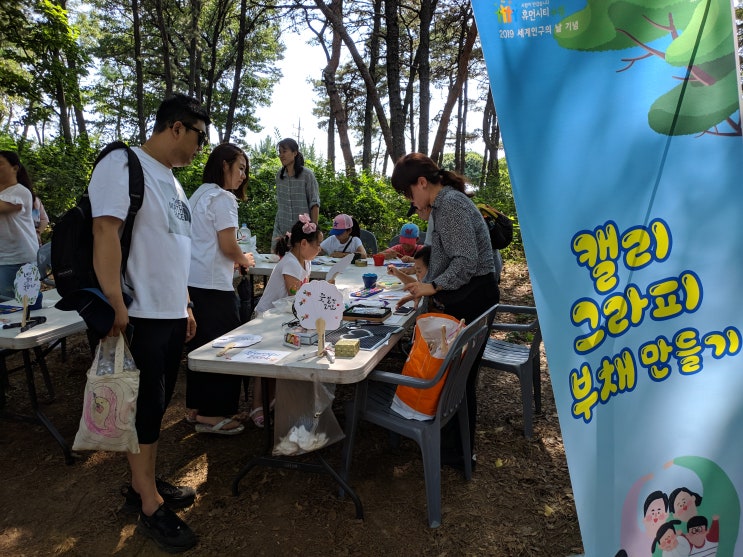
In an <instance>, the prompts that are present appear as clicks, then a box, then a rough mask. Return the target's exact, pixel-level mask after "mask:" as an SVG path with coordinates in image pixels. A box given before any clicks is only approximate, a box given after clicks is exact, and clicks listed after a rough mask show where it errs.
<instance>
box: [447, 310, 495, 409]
mask: <svg viewBox="0 0 743 557" xmlns="http://www.w3.org/2000/svg"><path fill="white" fill-rule="evenodd" d="M497 307H498V305H497V304H496V305H494V306H493V307H491V308H490V309H488V310H487V311H486V312H485V313H483V314H482V315H480V317H478V318H477V319H475V320H474V321H473V322H472V323H470V324H469V325H467V327H465V328H464V330H463V331H462V332H460V333H459V335H458V336H457V338H456V339H455V341H454V343H453V344H452V345H451V346H450V347H449V352H448V354H447V355H446V358H445V359H444V361H443V362H442V364H441V366H442V368H444V369H448V375H447V376H446V382H445V383H444V388H443V389H442V391H441V397H440V398H439V405H438V408H437V410H436V419H437V420H442V421H443V420H445V419H446V418H448V417H449V416H450V415H451V414H453V413H455V412H456V411H457V409H458V408H459V405H460V404H461V402H462V399H463V398H464V394H465V389H466V387H467V377H468V376H469V373H470V370H471V369H472V366H473V365H474V363H475V360H476V359H477V358H478V356H479V355H480V353H481V352H482V349H483V346H484V345H485V343H486V342H487V340H488V336H489V335H490V325H491V324H492V322H493V318H494V317H495V312H496V309H497Z"/></svg>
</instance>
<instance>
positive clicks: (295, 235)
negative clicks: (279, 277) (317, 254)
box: [273, 220, 321, 257]
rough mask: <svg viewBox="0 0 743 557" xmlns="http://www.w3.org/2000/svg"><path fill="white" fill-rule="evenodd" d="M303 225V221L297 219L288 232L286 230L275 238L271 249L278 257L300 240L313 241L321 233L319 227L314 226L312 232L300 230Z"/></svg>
mask: <svg viewBox="0 0 743 557" xmlns="http://www.w3.org/2000/svg"><path fill="white" fill-rule="evenodd" d="M304 225H305V223H303V222H302V221H299V220H298V221H297V222H295V223H294V226H292V229H291V231H290V232H287V233H286V234H284V236H283V237H281V238H277V239H276V246H275V247H274V250H273V251H274V253H275V254H276V255H278V256H279V257H284V255H286V253H287V252H288V251H291V249H292V248H293V247H294V246H298V245H299V243H300V242H301V241H302V240H307V241H308V242H314V241H315V240H317V239H318V237H319V235H320V234H321V232H320V229H319V228H318V227H317V226H315V230H314V231H313V232H305V231H304V230H302V228H304Z"/></svg>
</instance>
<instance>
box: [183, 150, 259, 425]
mask: <svg viewBox="0 0 743 557" xmlns="http://www.w3.org/2000/svg"><path fill="white" fill-rule="evenodd" d="M203 180H204V183H203V184H202V185H201V186H200V187H199V189H197V190H196V191H195V192H194V194H193V195H192V196H191V199H190V200H189V203H190V205H191V218H192V223H191V266H190V271H189V274H188V293H189V296H190V299H191V302H192V303H193V314H194V318H195V319H196V336H194V338H193V339H192V340H191V342H190V343H189V348H190V349H195V348H198V347H199V346H202V345H203V344H206V343H207V342H210V341H212V340H214V339H215V338H218V337H220V336H222V335H224V334H226V333H228V332H229V331H231V330H232V329H234V328H235V327H237V326H238V325H240V302H239V300H238V297H237V294H236V293H235V289H234V287H233V284H232V279H233V274H234V270H235V265H239V266H240V267H252V266H254V265H255V262H254V260H253V255H252V254H249V253H248V254H245V253H243V252H242V249H240V246H239V245H238V244H237V222H238V217H237V199H245V186H246V185H247V182H248V157H247V155H246V154H245V153H244V152H243V150H242V149H240V148H239V147H238V146H237V145H234V144H232V143H223V144H221V145H218V146H217V147H215V148H214V150H213V151H212V153H211V155H209V159H208V160H207V162H206V166H205V167H204V175H203ZM241 385H242V377H240V376H239V375H227V374H220V373H203V372H197V371H192V370H190V369H189V370H188V371H187V374H186V407H187V409H188V410H187V412H188V413H187V415H186V419H187V420H188V421H190V422H193V423H195V424H196V431H198V432H200V433H219V434H222V435H234V434H236V433H240V432H241V431H242V430H243V429H244V427H243V425H242V424H240V423H239V422H237V421H236V420H233V419H232V416H234V415H235V414H237V411H238V406H239V403H240V389H241Z"/></svg>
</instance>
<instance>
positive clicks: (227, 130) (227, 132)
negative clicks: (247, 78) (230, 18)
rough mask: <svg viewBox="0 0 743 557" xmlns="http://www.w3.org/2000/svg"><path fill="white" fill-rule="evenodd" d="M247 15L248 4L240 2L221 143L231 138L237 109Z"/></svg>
mask: <svg viewBox="0 0 743 557" xmlns="http://www.w3.org/2000/svg"><path fill="white" fill-rule="evenodd" d="M247 14H248V2H247V0H240V34H239V36H238V37H237V59H236V60H235V74H234V76H235V77H234V79H233V81H232V93H231V94H230V104H229V107H228V108H227V119H226V121H225V126H224V138H223V139H222V141H229V140H230V137H231V136H232V122H233V121H234V118H235V108H236V107H237V98H238V95H239V93H240V80H241V78H242V72H243V63H244V60H245V58H244V56H243V52H244V50H245V34H246V23H245V20H246V19H247Z"/></svg>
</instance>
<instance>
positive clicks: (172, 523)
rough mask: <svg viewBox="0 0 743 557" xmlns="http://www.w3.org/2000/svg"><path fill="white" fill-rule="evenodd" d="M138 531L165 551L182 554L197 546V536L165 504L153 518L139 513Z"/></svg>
mask: <svg viewBox="0 0 743 557" xmlns="http://www.w3.org/2000/svg"><path fill="white" fill-rule="evenodd" d="M137 531H138V532H140V533H142V534H144V535H145V536H147V537H148V538H150V539H152V540H153V541H154V542H155V543H156V544H157V545H159V546H160V548H161V549H162V550H163V551H167V552H168V553H181V552H183V551H187V550H189V549H191V548H192V547H193V546H195V545H196V542H197V541H198V540H197V538H196V534H194V533H193V530H191V528H189V527H188V524H186V523H185V522H183V521H182V520H181V519H180V518H178V515H177V514H175V513H174V512H173V511H171V510H170V509H169V508H168V507H166V506H165V505H164V504H163V505H160V508H159V509H157V510H156V511H155V512H154V513H153V515H152V516H147V515H145V514H144V513H139V522H137Z"/></svg>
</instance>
